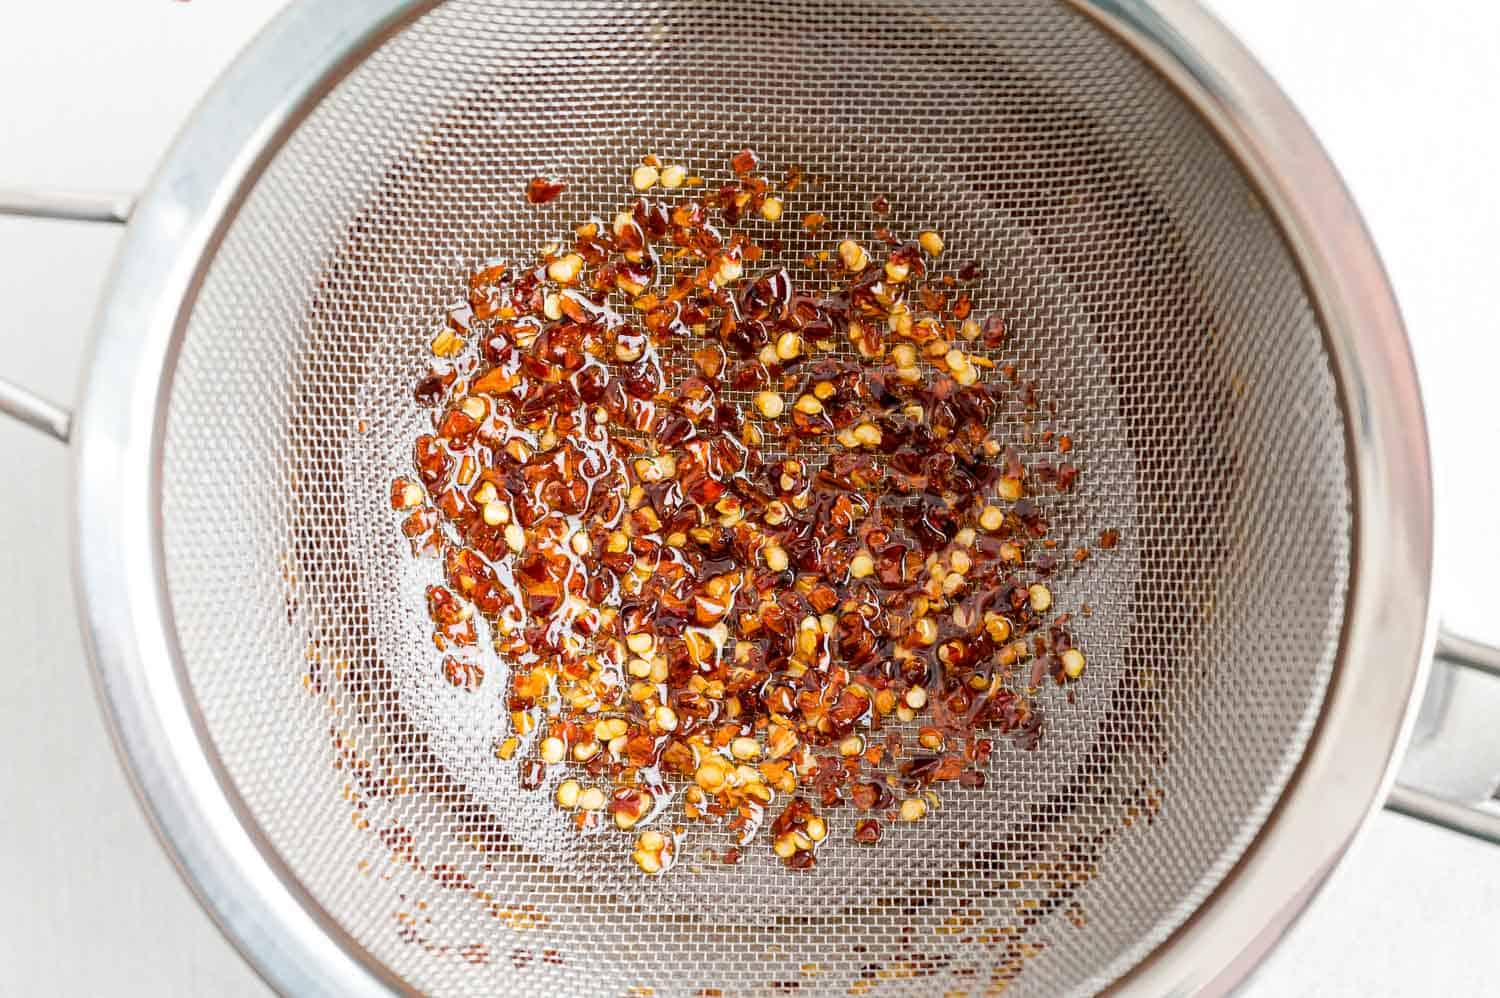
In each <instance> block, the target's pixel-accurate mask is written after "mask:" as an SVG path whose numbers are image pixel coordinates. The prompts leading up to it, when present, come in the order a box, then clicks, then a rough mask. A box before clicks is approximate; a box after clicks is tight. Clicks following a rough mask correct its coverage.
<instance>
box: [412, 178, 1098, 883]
mask: <svg viewBox="0 0 1500 998" xmlns="http://www.w3.org/2000/svg"><path fill="white" fill-rule="evenodd" d="M731 166H732V169H733V174H734V179H733V180H731V181H729V182H728V183H725V184H723V185H722V186H718V187H713V186H710V185H706V184H705V183H704V180H703V179H702V178H701V177H698V176H690V175H689V174H688V173H687V171H686V170H685V169H684V168H683V167H681V166H678V165H664V164H662V163H661V162H659V161H658V160H656V159H655V158H654V157H650V156H648V157H646V158H645V159H644V160H643V162H642V163H641V165H639V166H638V167H636V168H635V169H634V172H633V174H632V176H631V178H630V180H631V184H632V186H633V187H634V188H635V190H636V191H637V192H638V196H637V197H636V198H635V200H634V202H633V204H630V205H629V206H628V207H627V208H626V209H625V210H622V211H621V212H620V213H619V214H617V215H615V216H614V217H613V218H612V219H610V220H607V221H606V220H603V219H592V220H590V221H587V222H585V223H584V224H582V225H580V226H578V228H577V229H576V231H575V232H574V234H573V238H572V242H571V245H567V246H552V247H548V248H547V249H546V250H544V251H543V253H542V255H541V257H540V259H539V260H537V261H536V262H532V263H525V264H510V263H507V262H504V261H495V262H492V263H489V264H487V265H485V266H483V267H482V268H481V269H480V270H479V271H478V272H476V273H475V274H473V276H472V277H471V278H470V281H469V287H468V289H467V291H468V293H467V298H466V300H465V301H464V302H462V303H460V304H459V305H456V306H455V307H454V308H452V309H451V310H450V311H449V314H448V315H447V318H446V322H445V323H444V324H443V326H442V327H441V328H440V329H439V330H438V332H437V333H436V335H435V337H434V338H433V339H432V342H431V347H432V353H433V354H434V356H435V360H434V363H433V364H432V367H431V370H430V372H429V373H428V374H427V375H426V376H424V377H423V378H422V379H421V381H420V382H419V383H418V384H417V385H416V388H415V398H416V401H417V403H418V404H419V405H421V406H423V407H425V408H428V409H430V410H431V411H432V432H430V433H424V434H423V435H421V436H420V437H419V438H418V439H417V441H416V443H415V448H414V470H415V475H414V477H411V478H407V477H403V478H399V479H397V480H396V481H395V482H394V483H393V485H392V489H391V504H392V506H393V507H394V508H395V509H398V510H402V511H404V519H403V521H402V530H403V532H404V533H405V535H406V536H407V537H408V538H410V539H411V542H412V547H413V550H414V552H416V553H417V554H419V555H431V556H435V557H437V558H440V559H441V561H442V563H443V567H444V574H445V577H446V585H436V586H432V587H430V588H429V589H428V592H427V600H428V610H429V613H430V616H431V618H432V621H433V624H434V627H435V631H434V635H433V638H434V641H435V642H436V644H437V646H438V648H439V649H440V650H441V651H442V652H443V653H444V655H445V657H444V659H443V670H444V675H445V676H446V678H447V679H448V681H449V682H451V683H452V684H453V685H454V686H457V687H461V688H464V689H468V690H476V689H478V688H479V687H480V686H481V684H482V683H483V682H484V668H483V656H482V655H480V653H479V646H480V642H481V641H485V642H488V643H491V644H493V647H494V649H495V650H496V651H497V652H498V653H499V655H500V656H501V658H502V659H503V660H504V661H505V662H507V663H508V664H509V670H510V677H509V683H508V689H507V691H506V695H505V708H506V710H507V711H508V713H509V719H510V734H509V735H507V736H506V737H505V738H504V739H503V740H502V741H501V742H500V743H499V744H498V745H497V746H496V754H497V755H498V756H499V757H500V758H501V759H517V764H518V766H519V779H520V782H521V785H522V786H523V787H524V788H526V789H529V790H537V789H538V788H540V787H542V786H543V784H544V783H546V782H548V774H549V770H553V769H561V770H563V771H564V772H563V773H562V774H561V775H562V776H563V777H564V778H563V779H561V781H560V782H558V783H557V784H556V786H555V788H554V790H553V795H554V797H555V800H556V803H557V805H558V807H560V808H562V809H564V810H566V811H568V812H571V813H572V816H573V820H574V821H575V822H576V824H577V826H578V827H579V828H580V829H583V830H587V829H594V828H602V827H607V825H609V824H613V825H614V826H616V827H617V828H619V829H621V830H625V831H632V832H633V833H634V834H636V835H637V838H636V841H635V849H634V852H633V856H634V859H635V862H636V863H637V864H638V865H639V867H640V868H641V869H642V870H643V871H645V872H646V873H648V874H656V873H660V872H662V871H664V870H666V869H667V868H668V867H669V866H671V864H672V862H673V859H674V854H675V852H676V848H677V844H678V842H679V841H680V840H681V837H682V834H683V832H684V829H683V827H682V826H681V825H677V826H675V827H669V826H671V825H672V820H675V819H668V818H666V817H665V815H666V813H667V811H668V808H669V807H670V805H671V803H672V802H673V801H674V800H677V799H680V802H681V808H680V813H681V814H682V816H683V817H685V818H686V819H690V820H701V821H705V822H711V823H715V824H719V825H722V826H723V827H724V828H725V829H726V830H727V832H728V833H729V836H730V838H731V840H732V845H731V846H730V847H729V848H728V849H727V850H726V851H725V852H724V854H723V858H724V860H725V861H726V862H739V861H740V860H741V859H742V858H743V849H744V848H745V847H747V846H749V845H750V843H751V842H752V840H753V839H754V838H755V837H756V835H757V833H758V831H759V830H760V828H761V826H762V825H763V824H765V823H766V820H767V818H768V817H770V834H769V835H768V836H767V838H768V839H769V846H770V848H771V850H772V851H773V852H774V853H775V855H776V856H777V857H779V858H780V859H781V860H782V861H783V862H784V863H785V864H786V865H787V866H788V867H791V868H795V869H805V868H809V867H812V866H813V865H814V864H815V862H816V853H817V850H818V848H819V845H820V843H822V842H823V841H824V840H825V839H826V838H827V837H828V835H829V834H830V830H829V827H828V823H827V821H826V820H825V817H824V814H825V813H827V812H829V811H830V810H832V809H836V808H840V807H844V808H847V809H849V810H852V811H855V812H858V813H857V815H856V816H855V819H854V820H853V821H851V822H850V830H849V833H848V834H850V835H851V836H852V838H853V840H854V841H855V842H857V843H860V844H863V845H874V844H875V843H877V842H878V841H879V840H880V838H881V828H882V824H881V821H882V819H884V820H905V821H920V820H922V819H923V818H924V817H925V816H926V815H927V814H928V812H929V810H930V809H932V808H935V807H938V806H940V798H939V796H938V794H937V793H936V792H935V788H936V786H937V785H938V784H943V783H950V784H953V783H956V784H958V785H960V786H962V787H967V788H976V787H981V786H983V785H984V782H985V768H986V763H987V761H988V759H989V757H990V755H991V753H992V751H993V749H994V740H993V738H994V736H1008V737H1009V738H1011V739H1012V740H1013V741H1014V743H1015V744H1016V745H1018V746H1020V747H1021V748H1023V749H1031V748H1034V747H1035V746H1036V744H1037V742H1038V739H1039V738H1040V737H1041V734H1042V714H1041V711H1040V708H1039V706H1038V704H1037V703H1036V701H1035V699H1034V696H1035V693H1036V691H1037V690H1038V688H1039V687H1041V686H1042V685H1043V684H1044V683H1046V682H1048V681H1049V680H1050V681H1052V682H1055V683H1059V684H1063V683H1069V682H1072V681H1075V680H1077V679H1078V678H1079V677H1080V676H1081V675H1082V674H1083V672H1084V668H1085V664H1086V663H1085V657H1084V654H1083V651H1082V650H1081V649H1080V648H1079V647H1077V645H1076V644H1075V642H1074V639H1073V636H1072V633H1071V631H1070V629H1069V625H1070V614H1067V613H1055V612H1054V606H1053V596H1052V591H1051V589H1050V588H1049V587H1048V585H1047V581H1046V580H1047V578H1048V577H1049V576H1050V575H1051V574H1052V573H1053V572H1054V571H1055V570H1056V569H1057V567H1058V558H1057V555H1056V551H1057V548H1058V542H1057V541H1056V540H1055V539H1053V538H1051V537H1050V536H1049V524H1048V521H1047V519H1046V517H1045V516H1044V514H1043V510H1042V508H1041V506H1040V505H1039V504H1038V503H1037V502H1036V501H1034V497H1035V496H1037V495H1039V494H1041V493H1043V492H1046V491H1049V490H1050V491H1052V492H1067V491H1069V490H1072V489H1073V488H1075V487H1076V484H1077V481H1078V476H1079V470H1078V468H1077V467H1075V466H1074V465H1072V464H1070V463H1068V462H1067V460H1066V455H1067V453H1068V451H1069V450H1071V449H1072V446H1073V442H1072V440H1071V439H1070V438H1069V437H1067V436H1065V435H1058V434H1056V433H1055V432H1054V431H1053V430H1050V429H1048V430H1045V431H1044V432H1042V433H1041V434H1040V438H1039V439H1040V440H1041V441H1042V443H1043V444H1045V445H1046V446H1047V447H1048V448H1050V449H1053V450H1055V451H1056V452H1057V454H1058V458H1057V463H1055V464H1054V463H1053V460H1052V459H1051V458H1050V457H1049V456H1043V457H1040V458H1038V457H1036V456H1035V455H1032V457H1031V458H1030V459H1029V460H1028V461H1026V462H1023V460H1022V457H1021V455H1020V454H1019V453H1018V450H1017V448H1016V447H1015V446H1012V445H1011V444H1009V443H1008V442H1007V440H1006V439H1004V438H1003V437H1000V436H997V433H998V432H999V427H1000V426H1001V425H1002V424H1004V422H1005V421H1004V420H1003V419H1002V418H1001V417H1002V415H1003V413H1004V411H1005V406H1006V400H1007V398H1008V397H1014V398H1018V399H1020V400H1021V402H1022V403H1023V405H1024V409H1025V411H1027V412H1030V413H1034V412H1035V411H1036V410H1037V409H1038V402H1037V399H1036V393H1035V389H1034V388H1033V387H1032V386H1030V385H1027V384H1024V383H1022V382H1021V381H1020V379H1019V377H1018V376H1017V374H1016V372H1015V369H1014V368H1013V367H1010V366H1009V365H1006V366H1003V367H1001V368H999V369H998V370H997V369H996V364H995V361H994V360H992V359H991V356H990V355H991V354H992V353H994V352H995V350H996V349H997V348H998V347H1000V345H1001V344H1002V342H1003V340H1004V338H1005V323H1004V320H1003V318H1002V317H1001V316H999V315H992V316H989V317H987V318H985V319H983V320H981V319H980V318H979V317H977V316H975V315H972V314H971V312H972V304H971V301H970V297H969V293H968V290H967V289H968V288H969V287H970V286H972V285H973V283H974V282H975V281H976V280H978V279H979V277H980V270H979V267H978V265H976V264H973V263H970V264H966V265H963V266H961V267H958V268H956V269H955V270H954V272H953V273H951V274H946V275H943V276H938V274H937V269H938V265H939V261H940V259H941V256H942V253H943V250H944V245H943V240H942V238H941V236H940V235H939V234H938V233H936V232H931V231H928V232H922V233H920V235H919V236H918V237H917V239H916V241H915V242H903V241H902V240H900V239H898V238H897V237H896V236H895V235H893V234H892V233H890V232H889V231H888V230H886V229H885V228H884V227H883V226H882V227H879V228H877V229H876V230H875V242H874V243H872V245H874V246H877V247H878V249H876V250H873V251H872V250H871V249H868V248H866V247H865V246H864V245H862V244H861V243H859V242H857V241H855V240H853V239H846V240H843V241H842V242H840V243H839V244H838V245H837V246H836V247H831V248H830V250H824V251H820V252H814V253H809V254H807V255H806V256H804V257H803V258H802V259H800V260H793V261H790V266H791V267H797V268H800V269H799V271H798V272H805V273H806V274H808V275H809V277H810V278H811V280H809V281H807V282H805V283H807V284H808V285H809V286H808V287H799V286H798V283H797V282H796V281H795V280H794V279H793V276H792V273H793V271H792V270H791V269H789V266H788V265H787V264H783V263H782V262H780V261H781V258H782V257H783V256H786V255H787V253H786V251H785V249H784V246H783V243H782V241H781V240H780V239H779V238H777V236H776V232H777V229H778V228H779V227H780V225H781V220H782V215H783V212H784V211H785V203H786V199H787V198H788V197H789V196H794V195H795V192H798V191H799V190H802V191H804V192H807V191H809V190H810V189H811V188H812V187H814V186H815V183H814V182H810V178H807V177H804V176H803V174H802V173H801V172H800V171H798V170H797V169H795V168H793V169H792V170H791V171H789V172H788V173H787V175H786V177H785V179H783V180H782V181H781V182H780V183H779V185H775V186H773V184H772V183H771V182H770V181H768V180H767V179H766V178H765V177H764V176H763V175H761V173H760V171H759V169H758V167H759V164H758V163H757V160H756V157H755V155H754V154H753V153H752V152H750V151H749V150H745V151H742V152H740V153H739V154H737V155H736V156H735V157H734V158H733V160H732V162H731ZM565 191H566V184H565V183H563V182H562V181H559V180H554V179H549V178H545V177H538V178H536V179H534V180H533V181H531V183H530V184H529V185H528V187H527V189H526V192H525V196H526V199H527V201H528V202H530V203H532V204H536V205H541V204H546V203H548V202H551V201H553V200H555V199H557V198H558V197H560V196H561V195H563V194H564V193H565ZM888 211H889V204H888V203H885V199H884V198H880V199H877V201H876V203H875V204H874V205H873V206H872V212H873V214H875V215H876V216H877V217H879V216H883V215H884V214H886V213H887V212H888ZM791 224H795V223H791ZM826 224H828V219H827V218H826V216H824V215H823V214H821V213H820V212H816V211H809V212H807V213H805V214H804V215H803V216H802V219H801V225H802V228H803V229H804V230H805V237H806V238H815V237H816V233H817V231H818V230H819V229H820V228H822V227H823V226H824V225H826ZM813 282H816V283H817V284H819V285H820V286H821V287H823V288H827V287H829V286H831V287H832V290H831V291H824V292H821V293H819V292H815V291H813V290H811V289H810V288H811V285H812V283H813ZM1031 424H1032V425H1033V426H1034V425H1035V420H1034V419H1033V420H1031ZM1033 439H1036V437H1035V436H1034V435H1033ZM1107 534H1108V536H1107V537H1106V538H1101V540H1102V541H1103V544H1102V545H1101V546H1103V547H1113V546H1114V544H1115V543H1116V542H1117V540H1118V534H1117V533H1115V532H1113V531H1110V532H1107ZM1088 554H1089V552H1088V549H1087V548H1085V547H1079V548H1077V549H1076V550H1075V551H1074V553H1073V559H1074V560H1075V561H1081V560H1083V559H1084V558H1087V557H1088ZM476 611H477V615H476ZM658 826H659V827H658Z"/></svg>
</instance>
